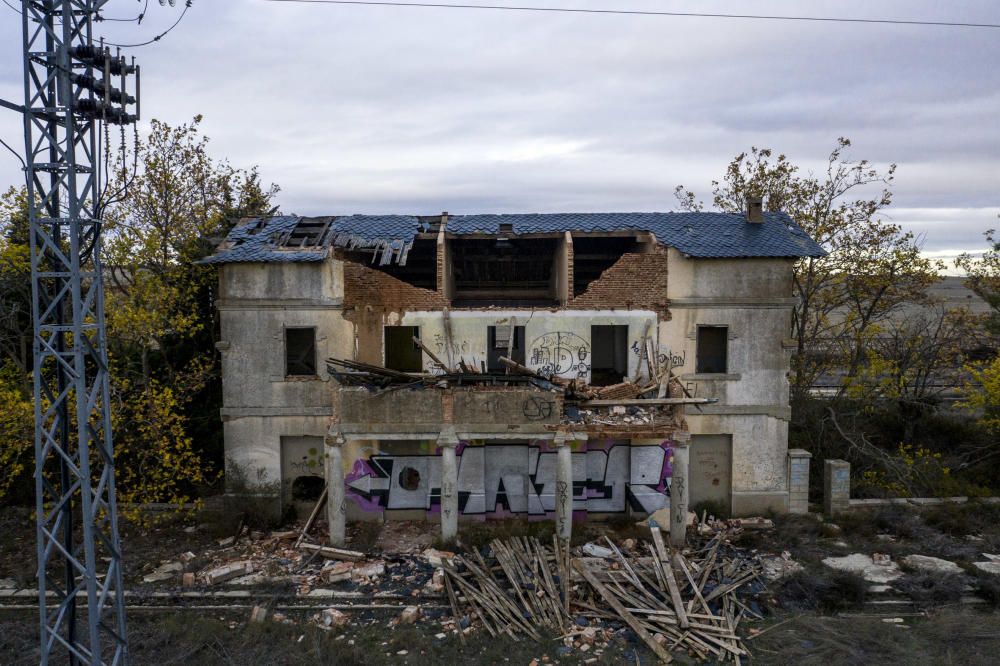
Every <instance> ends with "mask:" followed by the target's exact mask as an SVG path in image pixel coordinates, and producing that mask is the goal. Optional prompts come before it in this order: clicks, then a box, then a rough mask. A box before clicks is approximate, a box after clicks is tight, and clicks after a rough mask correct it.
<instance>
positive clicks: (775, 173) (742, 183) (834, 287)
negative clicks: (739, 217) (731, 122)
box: [675, 138, 941, 398]
mask: <svg viewBox="0 0 1000 666" xmlns="http://www.w3.org/2000/svg"><path fill="white" fill-rule="evenodd" d="M850 145H851V142H850V141H849V140H848V139H845V138H840V139H838V140H837V145H836V146H835V147H834V149H833V150H832V151H831V152H830V155H829V156H828V158H827V161H826V168H825V172H824V173H823V174H822V175H821V176H816V175H813V174H808V175H801V174H800V171H799V167H797V166H796V165H794V164H792V163H791V162H790V161H789V160H788V158H787V157H786V156H785V155H782V154H778V155H777V156H775V154H774V152H773V151H772V150H771V149H770V148H756V147H754V148H751V150H750V152H749V153H740V154H739V155H737V156H736V157H735V158H733V160H732V162H730V164H729V166H728V167H727V169H726V173H725V175H724V176H723V178H722V180H721V181H713V182H712V194H713V197H712V204H713V206H714V207H715V208H716V209H718V210H722V211H725V212H730V213H740V214H741V213H743V212H744V211H745V210H746V202H747V198H748V197H751V196H755V197H761V198H762V199H763V201H764V207H765V209H766V210H769V211H784V212H786V213H788V214H789V215H790V216H791V217H792V219H794V220H795V221H796V222H797V223H798V224H799V225H800V226H801V227H802V228H803V230H804V231H805V232H806V233H808V234H809V235H810V236H811V237H812V238H813V239H814V240H816V242H817V243H819V244H820V245H821V246H822V247H823V248H824V249H826V250H827V252H828V254H827V256H825V257H806V258H803V259H800V260H799V261H797V262H796V264H795V269H794V274H793V279H794V286H795V295H796V298H797V303H796V305H795V306H794V308H793V311H792V330H791V335H792V338H793V339H794V340H795V346H796V354H795V355H794V357H793V366H792V370H793V373H792V382H791V384H792V392H793V397H795V398H801V397H802V396H804V395H805V392H806V391H808V389H809V388H810V387H811V386H812V385H813V384H814V383H815V382H816V380H817V379H818V378H819V377H820V376H822V375H824V374H829V373H834V372H842V373H843V374H844V376H845V381H844V382H843V384H842V386H841V394H843V393H844V392H845V391H846V390H847V387H848V386H849V385H850V383H851V381H852V380H853V379H855V378H857V377H859V376H860V375H861V374H862V371H863V370H864V365H865V363H866V361H867V359H868V354H867V351H866V350H867V349H868V348H869V346H870V343H871V342H872V340H873V339H874V338H875V337H876V336H877V335H878V334H879V332H880V330H881V329H880V325H881V324H883V323H884V322H886V321H887V320H888V319H889V317H890V315H891V314H892V313H893V312H895V311H896V310H898V309H899V308H900V307H902V306H903V305H904V304H906V303H910V302H914V301H921V300H922V299H924V297H925V294H926V290H927V287H928V286H929V285H931V284H932V283H933V282H934V281H936V280H938V279H939V277H938V275H937V271H938V270H939V268H940V267H941V265H940V264H939V263H938V262H934V261H931V260H929V259H926V258H924V257H922V256H921V254H920V244H919V242H918V239H917V238H916V237H914V235H913V234H912V233H910V232H904V231H903V230H902V228H900V227H899V225H896V224H892V223H889V222H886V221H884V220H882V219H881V218H880V217H879V212H880V211H881V210H882V209H884V208H885V207H887V206H888V205H889V204H890V203H891V202H892V193H891V191H890V189H889V187H890V186H891V185H892V181H893V177H894V174H895V171H896V166H895V165H894V164H893V165H890V166H889V167H888V168H887V169H885V170H884V171H881V170H879V169H878V168H876V167H875V166H873V165H872V164H871V163H869V162H868V161H867V160H861V161H857V162H852V161H850V160H848V159H847V158H846V157H845V151H846V150H847V149H848V148H849V147H850ZM873 186H874V187H876V188H878V191H876V192H875V193H874V196H871V195H866V194H865V192H866V191H868V190H870V188H871V187H873ZM675 195H676V196H677V198H678V200H679V202H680V204H681V208H683V209H685V210H701V209H702V208H703V207H704V203H703V202H701V201H699V200H698V198H697V196H696V195H695V194H694V193H693V192H691V191H689V190H687V189H685V188H684V186H683V185H681V186H678V187H677V188H676V189H675Z"/></svg>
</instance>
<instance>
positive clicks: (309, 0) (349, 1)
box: [264, 0, 1000, 28]
mask: <svg viewBox="0 0 1000 666" xmlns="http://www.w3.org/2000/svg"><path fill="white" fill-rule="evenodd" d="M264 1H265V2H282V3H293V2H295V3H301V4H318V5H364V6H381V7H422V8H435V9H488V10H500V11H514V12H553V13H556V12H561V13H568V14H604V15H610V14H618V15H626V16H676V17H687V18H723V19H752V20H760V21H812V22H821V23H876V24H886V25H913V26H937V27H948V28H1000V23H965V22H959V21H917V20H906V19H866V18H841V17H835V16H782V15H770V14H711V13H707V12H668V11H656V10H642V9H584V8H573V7H535V6H525V5H468V4H459V3H445V2H393V1H390V0H381V1H379V0H264Z"/></svg>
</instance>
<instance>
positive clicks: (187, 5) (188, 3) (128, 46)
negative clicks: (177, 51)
mask: <svg viewBox="0 0 1000 666" xmlns="http://www.w3.org/2000/svg"><path fill="white" fill-rule="evenodd" d="M193 2H194V0H186V2H185V3H184V11H182V12H181V15H180V16H178V17H177V20H176V21H174V24H173V25H172V26H170V27H169V28H167V29H166V30H164V31H163V32H161V33H160V34H158V35H157V36H155V37H153V38H152V39H150V40H148V41H145V42H140V43H138V44H116V43H115V42H104V43H105V44H106V45H108V46H118V47H120V48H123V49H134V48H136V47H139V46H148V45H149V44H153V43H155V42H158V41H160V40H161V39H163V38H164V37H165V36H166V35H167V33H169V32H170V31H171V30H173V29H174V28H176V27H177V26H178V25H179V24H180V22H181V21H183V20H184V16H185V15H186V14H187V11H188V10H189V9H191V3H193Z"/></svg>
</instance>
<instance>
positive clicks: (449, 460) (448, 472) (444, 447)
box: [438, 426, 458, 543]
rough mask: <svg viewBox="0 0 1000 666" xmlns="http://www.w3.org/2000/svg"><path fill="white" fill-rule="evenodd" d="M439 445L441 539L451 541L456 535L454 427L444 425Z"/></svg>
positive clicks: (456, 493)
mask: <svg viewBox="0 0 1000 666" xmlns="http://www.w3.org/2000/svg"><path fill="white" fill-rule="evenodd" d="M438 446H440V447H441V540H442V541H444V542H445V543H451V542H452V541H454V540H455V537H457V536H458V459H457V457H456V456H455V447H457V446H458V437H457V436H456V435H455V428H454V427H452V426H447V427H445V429H444V430H442V431H441V434H440V435H439V436H438Z"/></svg>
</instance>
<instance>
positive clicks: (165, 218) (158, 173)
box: [104, 116, 278, 517]
mask: <svg viewBox="0 0 1000 666" xmlns="http://www.w3.org/2000/svg"><path fill="white" fill-rule="evenodd" d="M200 122H201V117H200V116H196V117H195V118H194V119H193V121H192V122H191V123H188V124H182V125H179V126H176V127H172V126H170V125H168V124H166V123H163V122H160V121H157V120H153V121H152V123H151V130H150V134H149V136H148V137H147V138H146V139H145V140H144V141H142V142H140V143H139V144H138V145H137V147H136V154H135V155H129V154H125V155H123V156H121V157H120V158H119V161H118V164H117V166H116V169H115V172H116V174H117V178H118V183H116V185H115V186H113V189H114V190H117V191H120V192H125V195H124V196H123V197H122V198H121V200H120V201H117V202H112V203H110V204H109V205H108V206H107V208H106V210H105V213H104V219H105V243H104V259H105V275H106V281H107V290H106V291H107V296H106V302H107V308H106V311H107V325H108V341H109V350H110V356H111V364H112V392H113V403H114V410H113V419H114V427H115V437H116V453H117V456H118V458H119V463H118V464H119V469H120V470H121V471H120V472H119V476H120V480H119V484H118V487H119V492H120V494H121V495H122V499H123V501H124V502H125V503H129V502H132V503H141V502H148V501H171V502H185V501H187V500H188V499H189V497H190V493H191V490H192V488H193V487H195V486H198V485H201V484H204V483H208V482H210V481H211V479H212V478H213V477H212V471H211V470H212V467H213V464H212V463H213V460H212V458H213V457H221V456H215V455H214V454H215V453H216V452H215V451H214V450H213V447H214V446H215V444H214V442H218V441H221V435H220V434H219V431H220V426H219V423H218V407H219V406H220V403H221V388H220V384H219V378H218V364H217V359H216V355H215V351H214V349H213V343H214V336H215V303H214V300H213V298H214V293H215V284H216V280H217V272H216V269H215V268H214V267H212V266H209V265H204V264H199V263H198V261H199V260H200V259H202V258H204V257H205V256H207V255H208V254H210V253H211V252H212V251H213V249H214V246H215V241H217V240H218V239H221V238H222V237H224V235H225V233H226V232H227V231H228V229H229V226H230V225H231V224H232V222H233V221H234V220H235V219H237V218H240V217H246V216H259V215H270V214H274V213H275V212H276V210H277V208H276V206H274V205H273V203H272V200H273V198H274V196H275V195H276V194H277V192H278V188H277V187H276V186H274V185H271V186H269V187H267V188H265V187H264V186H263V185H262V184H261V180H260V175H259V173H258V171H257V169H256V167H254V168H251V169H237V168H234V167H232V166H230V165H229V164H228V163H226V162H217V161H215V160H213V159H212V157H211V156H210V155H209V153H208V150H207V148H208V139H207V138H206V137H204V136H202V135H201V134H200V127H199V126H200ZM133 159H134V160H135V161H136V162H137V164H138V165H139V168H138V170H137V172H136V173H135V174H133V173H132V169H131V164H132V160H133ZM126 515H128V514H127V513H126ZM131 516H132V517H136V516H137V513H135V512H132V514H131Z"/></svg>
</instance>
